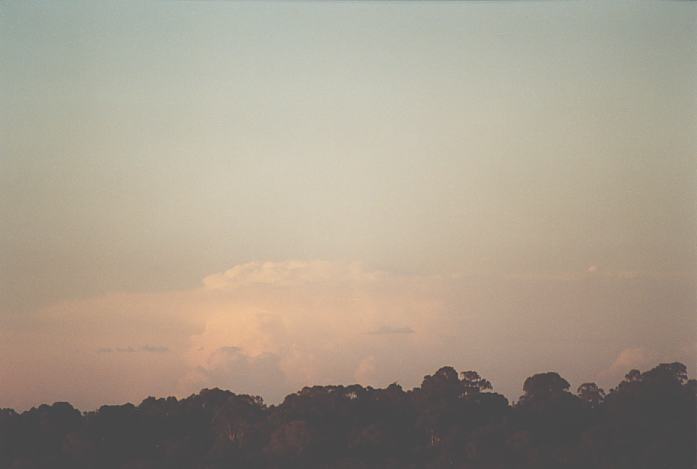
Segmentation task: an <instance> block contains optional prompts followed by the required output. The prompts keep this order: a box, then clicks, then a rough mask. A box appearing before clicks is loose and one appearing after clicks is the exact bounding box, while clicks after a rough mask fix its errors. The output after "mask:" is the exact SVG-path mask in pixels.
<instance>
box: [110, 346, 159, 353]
mask: <svg viewBox="0 0 697 469" xmlns="http://www.w3.org/2000/svg"><path fill="white" fill-rule="evenodd" d="M114 352H116V353H136V352H147V353H165V352H169V348H168V347H165V346H163V345H143V346H142V347H132V346H128V347H116V348H112V347H102V348H99V349H97V353H114Z"/></svg>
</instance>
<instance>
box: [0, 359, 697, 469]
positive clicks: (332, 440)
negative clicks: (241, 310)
mask: <svg viewBox="0 0 697 469" xmlns="http://www.w3.org/2000/svg"><path fill="white" fill-rule="evenodd" d="M569 388H570V385H569V383H568V382H567V381H566V380H565V379H564V378H562V377H561V376H560V375H559V374H557V373H554V372H549V373H542V374H536V375H534V376H531V377H529V378H527V379H526V380H525V383H524V385H523V395H522V396H521V397H520V399H518V401H517V402H515V403H513V404H510V403H509V402H508V400H507V399H506V398H505V397H504V396H502V395H500V394H497V393H495V392H493V391H492V386H491V383H490V382H489V381H487V380H486V379H484V378H482V377H480V376H479V374H478V373H477V372H474V371H465V372H462V373H458V372H457V371H456V370H455V369H453V368H451V367H443V368H441V369H439V370H438V371H436V372H435V373H434V374H433V375H428V376H426V377H425V378H424V379H423V382H422V383H421V386H420V387H417V388H415V389H412V390H410V391H405V390H403V389H402V388H401V387H400V386H399V385H397V384H392V385H390V386H388V387H387V388H384V389H374V388H371V387H363V386H359V385H351V386H313V387H306V388H303V389H302V390H301V391H299V392H297V393H295V394H291V395H289V396H287V397H286V398H285V400H284V401H283V403H282V404H280V405H276V406H273V405H272V406H267V405H265V404H264V402H263V401H262V399H261V398H259V397H254V396H249V395H238V394H234V393H232V392H229V391H223V390H220V389H204V390H202V391H201V392H200V393H198V394H194V395H192V396H190V397H187V398H186V399H182V400H177V399H176V398H174V397H168V398H161V399H156V398H153V397H149V398H147V399H145V400H144V401H143V402H141V403H140V404H139V405H137V406H135V405H132V404H125V405H119V406H103V407H101V408H99V409H98V410H96V411H94V412H85V413H81V412H80V411H78V410H76V409H75V408H73V407H72V406H71V405H70V404H68V403H62V402H60V403H55V404H53V405H41V406H39V407H38V408H32V409H31V410H28V411H26V412H23V413H17V412H15V411H14V410H11V409H2V410H0V468H11V469H19V468H22V469H29V468H42V469H43V468H50V469H63V468H65V469H68V468H70V469H73V468H74V469H81V468H94V469H110V468H114V469H116V468H119V469H150V468H158V469H160V468H161V469H173V468H182V469H184V468H185V469H199V468H200V469H203V468H210V469H222V468H241V469H247V468H250V469H253V468H328V469H329V468H332V469H334V468H337V469H340V468H347V469H348V468H352V469H353V468H400V469H401V468H449V467H453V468H463V469H464V468H467V469H470V468H472V469H474V468H478V469H494V468H495V469H516V468H521V469H523V468H530V469H533V468H535V469H538V468H579V469H581V468H583V469H611V468H612V469H618V468H622V469H624V468H626V469H642V468H646V469H695V467H697V466H696V465H695V464H696V461H695V455H696V453H697V443H696V442H697V434H696V431H695V428H696V420H697V406H696V394H697V381H695V380H688V376H687V371H686V367H685V365H683V364H681V363H666V364H661V365H658V366H657V367H655V368H653V369H652V370H650V371H646V372H644V373H641V372H639V371H638V370H632V371H630V372H629V373H628V374H627V375H626V377H625V379H624V380H623V381H622V382H621V383H619V384H618V385H617V386H616V387H615V388H613V389H612V390H610V391H609V392H607V393H605V392H604V391H603V390H602V389H600V388H599V387H598V386H597V385H595V384H594V383H585V384H582V385H581V386H579V387H578V389H577V390H576V392H575V393H573V392H572V391H571V390H570V389H569Z"/></svg>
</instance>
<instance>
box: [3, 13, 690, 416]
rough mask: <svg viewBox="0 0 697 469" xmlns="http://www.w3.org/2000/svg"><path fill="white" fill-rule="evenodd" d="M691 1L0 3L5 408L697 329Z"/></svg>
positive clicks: (591, 356) (528, 357)
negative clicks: (696, 321)
mask: <svg viewBox="0 0 697 469" xmlns="http://www.w3.org/2000/svg"><path fill="white" fill-rule="evenodd" d="M696 57H697V5H696V4H694V3H692V2H653V3H649V2H630V3H625V2H619V1H618V2H415V1H414V2H371V1H357V2H348V1H346V2H344V1H341V2H319V1H314V2H291V1H287V2H185V1H182V2H151V3H146V4H142V3H141V2H137V3H136V2H133V3H129V2H116V3H113V4H112V5H111V6H106V5H104V4H103V3H101V2H100V3H99V4H98V5H95V4H93V3H89V2H85V3H79V2H69V3H68V2H66V3H63V2H43V3H28V2H3V3H1V4H0V225H1V228H0V355H1V356H2V360H0V383H2V387H1V389H0V407H2V406H13V407H19V408H26V407H27V406H31V405H34V404H37V403H39V402H44V401H46V402H52V401H56V400H70V401H71V402H73V403H74V404H76V405H78V406H81V407H83V408H91V407H94V406H96V405H98V404H100V403H107V402H124V401H126V400H132V401H136V402H137V401H139V400H140V399H142V398H144V397H146V396H147V395H150V394H156V395H167V394H175V395H186V394H188V393H190V392H194V391H197V390H198V389H200V388H201V387H204V386H208V387H211V386H224V387H228V388H230V389H232V390H233V391H239V392H249V393H255V394H262V395H263V396H265V397H266V398H268V399H269V400H271V401H274V400H278V399H279V398H281V397H282V396H283V395H284V394H285V393H287V392H292V391H294V390H297V389H298V388H299V387H300V386H302V385H304V384H314V383H348V382H355V381H358V382H361V383H363V384H371V385H379V386H384V385H386V384H389V383H390V382H392V381H398V382H400V383H401V384H403V385H404V386H406V387H411V386H413V385H415V384H418V382H419V381H420V378H421V377H422V376H423V375H424V374H426V373H431V372H433V371H435V369H436V368H438V367H439V366H441V365H446V364H451V365H454V366H456V367H457V368H459V369H476V370H478V371H480V372H481V373H482V374H483V375H484V376H485V377H487V378H489V379H490V380H491V381H492V382H493V384H494V387H495V389H496V390H499V391H501V392H504V393H505V394H506V395H507V396H508V397H509V398H516V397H517V396H518V395H520V393H521V392H520V391H521V386H522V381H523V379H524V378H525V377H526V376H529V375H531V374H533V373H535V372H539V371H547V370H551V369H554V370H557V371H559V372H560V373H561V374H562V375H563V376H565V377H567V378H568V379H569V380H570V381H572V384H573V385H574V386H577V385H578V384H580V383H581V382H583V381H592V380H597V381H598V382H600V384H602V385H604V386H607V385H609V384H614V383H616V382H617V380H619V379H620V378H621V377H622V376H623V374H624V373H625V372H626V371H627V370H628V369H629V368H632V367H639V368H642V367H647V366H652V365H655V364H656V363H658V362H659V361H666V360H671V361H672V360H682V361H684V362H686V364H687V365H688V367H689V369H690V373H691V374H693V375H694V372H695V368H694V366H695V365H696V363H695V361H696V360H695V358H696V357H697V323H695V312H696V311H697V296H696V295H695V291H697V290H696V287H697V284H696V283H695V279H696V278H697V245H696V243H695V240H697V208H696V204H695V202H696V201H697V197H696V196H697V164H696V156H697V85H696V84H697V60H695V58H696Z"/></svg>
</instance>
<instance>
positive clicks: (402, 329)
mask: <svg viewBox="0 0 697 469" xmlns="http://www.w3.org/2000/svg"><path fill="white" fill-rule="evenodd" d="M414 332H415V331H414V329H412V328H411V327H409V326H380V327H378V328H377V329H375V330H372V331H370V332H368V334H371V335H388V334H413V333H414Z"/></svg>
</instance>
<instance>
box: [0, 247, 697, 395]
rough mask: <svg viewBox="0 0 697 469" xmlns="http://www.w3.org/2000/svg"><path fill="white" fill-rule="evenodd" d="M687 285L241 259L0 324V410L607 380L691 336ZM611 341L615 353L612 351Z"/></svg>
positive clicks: (510, 389)
mask: <svg viewBox="0 0 697 469" xmlns="http://www.w3.org/2000/svg"><path fill="white" fill-rule="evenodd" d="M590 277H592V278H590ZM560 278H563V281H560ZM691 295H692V290H691V283H690V282H685V281H684V280H682V279H680V278H678V277H674V276H673V277H668V276H664V277H661V276H638V277H637V276H616V275H615V276H606V275H598V276H588V275H567V276H554V275H550V276H525V275H521V276H514V275H508V276H471V275H470V276H458V275H448V276H428V275H403V274H396V273H390V272H384V271H376V270H373V269H370V268H367V267H365V266H364V265H362V264H360V263H341V262H326V261H307V262H304V261H288V262H251V263H247V264H242V265H239V266H235V267H233V268H231V269H229V270H227V271H225V272H222V273H218V274H212V275H209V276H207V277H205V279H204V280H203V285H202V286H200V287H198V288H192V289H187V290H179V291H169V292H160V293H150V294H142V293H118V294H109V295H104V296H101V297H95V298H89V299H83V300H75V301H69V302H63V303H60V304H55V305H52V306H51V307H49V308H45V309H43V310H41V311H40V312H38V313H37V314H35V315H34V316H32V317H26V318H24V319H22V320H21V321H20V320H19V319H17V320H16V321H15V322H14V323H12V324H10V323H7V327H0V353H2V356H3V357H4V359H3V362H2V363H0V382H3V383H7V384H6V388H5V396H14V397H12V398H11V399H10V398H8V397H5V398H4V401H0V407H1V406H13V407H19V408H23V407H27V406H28V405H33V404H37V403H39V402H43V401H52V400H69V401H72V402H74V403H75V404H76V405H78V406H80V407H82V408H91V407H94V406H96V405H98V404H101V403H106V402H124V401H136V402H137V401H139V400H140V399H143V398H144V397H147V396H148V395H171V394H177V395H180V396H182V395H187V394H190V393H193V392H197V391H198V390H199V389H200V388H202V387H215V386H218V387H225V388H229V389H231V390H233V391H235V392H244V393H251V394H261V395H263V396H264V397H265V398H267V399H270V400H272V401H277V400H280V398H282V397H283V395H285V394H286V393H288V392H293V391H296V390H298V389H299V388H301V387H302V386H304V385H310V384H329V383H336V384H338V383H344V384H346V383H350V382H355V381H358V382H361V383H362V384H370V385H375V386H381V385H387V384H389V383H391V382H394V381H399V382H400V383H402V384H403V385H405V386H407V387H410V386H413V385H417V384H418V383H419V382H420V380H421V378H422V377H423V376H424V375H425V374H427V373H432V372H433V371H434V370H436V369H437V368H439V367H440V366H443V365H453V366H455V367H457V368H460V369H475V370H477V371H479V372H480V373H481V374H482V375H483V376H485V377H487V378H488V379H490V380H491V381H492V382H493V383H494V386H495V389H496V390H499V391H502V392H505V393H507V394H508V395H509V397H512V398H515V397H517V393H519V392H520V386H521V383H522V382H523V380H524V378H525V377H527V376H529V375H531V374H532V373H534V372H538V371H547V370H551V369H555V370H558V371H559V372H561V373H562V375H565V376H566V377H567V378H569V379H570V380H571V381H573V380H575V379H578V380H583V381H588V380H590V379H593V376H594V375H597V370H602V369H607V370H606V371H605V372H603V375H602V377H603V378H607V379H610V378H612V379H614V378H616V377H619V379H621V376H620V375H621V374H622V372H626V370H624V368H626V367H627V366H639V365H641V366H644V364H646V366H648V365H651V363H648V362H650V361H651V360H652V359H653V358H654V356H653V355H650V354H649V355H642V353H643V352H641V350H644V349H646V350H648V349H651V350H654V349H660V348H661V347H663V348H664V349H665V348H666V345H665V342H667V341H670V343H671V344H672V343H676V344H684V343H690V344H691V343H694V342H695V341H694V334H693V332H691V331H693V330H692V329H690V328H689V327H688V326H689V325H690V324H691V320H690V318H691V316H690V314H691V312H692V307H693V306H694V304H693V303H690V301H687V300H686V298H692V296H691ZM657 308H661V310H662V311H665V314H664V316H663V317H658V316H657V315H656V313H655V311H656V310H657ZM661 327H662V328H663V329H662V330H661V332H660V334H656V330H657V328H661ZM657 338H658V339H657ZM632 344H638V345H632ZM618 347H623V348H624V349H627V350H625V352H623V353H621V354H620V355H619V356H616V355H617V348H618ZM637 347H639V348H638V351H637V350H634V349H635V348H637ZM56 351H59V353H56ZM119 351H122V352H124V351H125V352H129V351H132V352H133V353H116V352H119ZM109 352H112V353H109ZM145 352H159V353H145ZM165 352H166V353H165ZM613 361H614V363H612V362H613ZM607 363H612V366H610V367H609V369H608V365H607ZM570 364H573V365H570ZM634 364H636V365H634ZM574 372H575V373H577V374H576V375H574ZM86 376H90V379H89V380H87V379H85V377H86Z"/></svg>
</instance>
